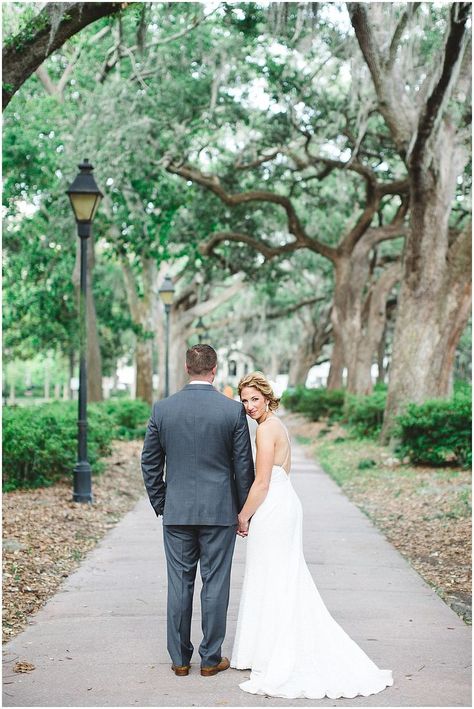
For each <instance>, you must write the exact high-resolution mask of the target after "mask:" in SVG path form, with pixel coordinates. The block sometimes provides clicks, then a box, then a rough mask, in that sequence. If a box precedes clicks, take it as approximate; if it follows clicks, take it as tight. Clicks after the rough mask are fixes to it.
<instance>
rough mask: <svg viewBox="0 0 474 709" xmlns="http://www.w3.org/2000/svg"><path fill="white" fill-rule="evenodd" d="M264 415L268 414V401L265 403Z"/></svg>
mask: <svg viewBox="0 0 474 709" xmlns="http://www.w3.org/2000/svg"><path fill="white" fill-rule="evenodd" d="M265 413H266V414H268V401H267V403H266V405H265Z"/></svg>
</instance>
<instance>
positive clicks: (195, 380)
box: [188, 379, 212, 387]
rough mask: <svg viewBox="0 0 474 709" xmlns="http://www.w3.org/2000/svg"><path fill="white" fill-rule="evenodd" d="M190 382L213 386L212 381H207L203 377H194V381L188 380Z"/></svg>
mask: <svg viewBox="0 0 474 709" xmlns="http://www.w3.org/2000/svg"><path fill="white" fill-rule="evenodd" d="M188 384H209V386H210V387H211V386H212V384H211V382H205V381H203V380H202V379H193V380H192V381H190V382H188Z"/></svg>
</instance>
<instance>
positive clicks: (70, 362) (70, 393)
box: [67, 350, 74, 401]
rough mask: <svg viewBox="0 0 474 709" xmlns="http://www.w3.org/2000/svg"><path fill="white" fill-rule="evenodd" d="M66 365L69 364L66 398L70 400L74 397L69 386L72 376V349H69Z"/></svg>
mask: <svg viewBox="0 0 474 709" xmlns="http://www.w3.org/2000/svg"><path fill="white" fill-rule="evenodd" d="M68 365H69V379H68V383H67V391H68V396H67V398H68V399H70V400H71V401H72V400H73V399H74V392H73V390H72V388H71V383H72V380H73V377H74V350H70V351H69V355H68Z"/></svg>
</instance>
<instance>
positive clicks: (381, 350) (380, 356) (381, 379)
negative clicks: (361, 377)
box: [377, 323, 387, 384]
mask: <svg viewBox="0 0 474 709" xmlns="http://www.w3.org/2000/svg"><path fill="white" fill-rule="evenodd" d="M386 344H387V323H385V327H384V329H383V332H382V337H381V338H380V342H379V346H378V347H377V367H378V373H377V384H384V383H385V364H384V359H385V347H386Z"/></svg>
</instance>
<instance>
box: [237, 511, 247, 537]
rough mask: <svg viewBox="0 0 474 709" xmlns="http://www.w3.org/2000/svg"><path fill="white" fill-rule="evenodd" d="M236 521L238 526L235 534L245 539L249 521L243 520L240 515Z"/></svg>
mask: <svg viewBox="0 0 474 709" xmlns="http://www.w3.org/2000/svg"><path fill="white" fill-rule="evenodd" d="M237 519H238V526H237V534H238V535H239V537H246V536H247V535H248V533H249V523H250V522H249V520H248V519H245V518H244V517H242V515H241V514H239V515H238V516H237Z"/></svg>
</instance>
